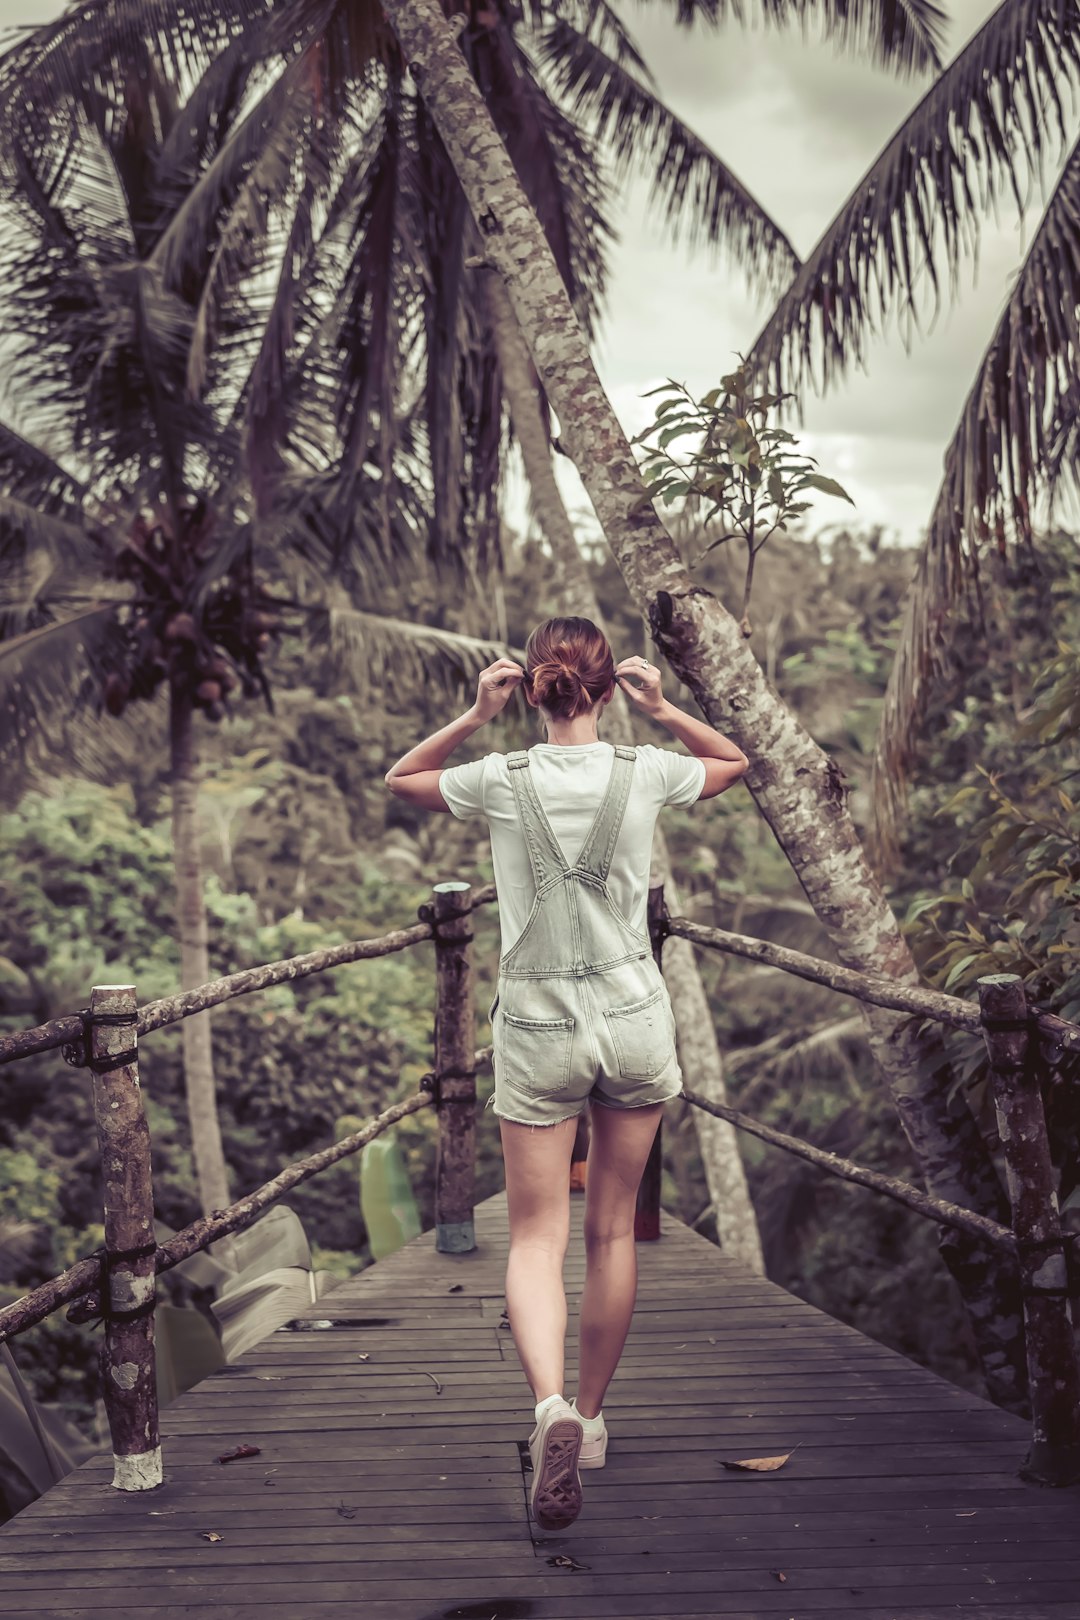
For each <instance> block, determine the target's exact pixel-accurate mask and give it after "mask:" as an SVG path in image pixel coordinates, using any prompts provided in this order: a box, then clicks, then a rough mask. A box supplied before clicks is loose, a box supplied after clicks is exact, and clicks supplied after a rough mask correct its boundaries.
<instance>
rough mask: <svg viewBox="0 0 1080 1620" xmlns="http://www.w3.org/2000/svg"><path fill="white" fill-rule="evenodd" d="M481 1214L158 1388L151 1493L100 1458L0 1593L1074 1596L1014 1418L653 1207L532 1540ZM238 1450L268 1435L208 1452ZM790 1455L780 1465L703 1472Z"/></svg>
mask: <svg viewBox="0 0 1080 1620" xmlns="http://www.w3.org/2000/svg"><path fill="white" fill-rule="evenodd" d="M574 1211H575V1237H574V1242H573V1246H572V1249H571V1253H570V1256H569V1258H568V1261H567V1281H568V1288H569V1289H570V1291H571V1293H572V1294H576V1292H577V1290H578V1289H579V1288H580V1284H581V1280H582V1273H583V1267H584V1256H583V1253H582V1247H581V1241H580V1222H581V1199H580V1198H575V1200H574ZM477 1217H478V1233H479V1241H480V1248H479V1250H478V1251H477V1252H476V1253H475V1254H472V1255H466V1256H441V1255H436V1253H435V1251H434V1246H433V1237H432V1235H431V1234H430V1233H429V1234H426V1235H425V1236H424V1237H422V1238H419V1239H417V1241H416V1242H414V1243H412V1244H410V1245H409V1246H408V1248H406V1249H404V1250H402V1251H401V1252H400V1253H399V1254H397V1255H395V1256H393V1257H392V1258H391V1259H389V1260H384V1261H382V1262H381V1263H380V1264H379V1265H377V1266H375V1267H373V1268H372V1269H370V1270H369V1271H366V1272H363V1273H361V1274H360V1275H359V1276H357V1277H355V1278H353V1279H351V1280H350V1281H349V1282H347V1283H344V1284H342V1285H341V1286H340V1287H339V1288H337V1289H335V1290H334V1291H333V1293H331V1294H330V1295H327V1296H325V1297H324V1298H323V1299H322V1300H320V1301H319V1303H318V1304H317V1305H316V1306H314V1307H313V1308H312V1309H311V1311H310V1312H309V1318H310V1319H311V1320H312V1321H317V1320H320V1319H324V1320H325V1319H327V1318H330V1319H332V1320H333V1322H334V1326H332V1327H329V1328H325V1329H320V1328H313V1329H312V1330H310V1331H304V1332H296V1331H280V1332H278V1333H276V1334H274V1335H272V1336H271V1338H269V1339H268V1340H266V1341H264V1343H263V1344H262V1345H261V1346H260V1347H259V1348H258V1349H257V1350H255V1351H253V1352H251V1353H250V1354H249V1355H248V1356H247V1357H246V1358H245V1359H244V1361H243V1363H242V1364H237V1365H234V1366H232V1367H230V1368H228V1369H227V1370H226V1371H224V1372H222V1373H220V1374H218V1375H216V1376H215V1377H213V1378H209V1379H207V1380H206V1381H205V1382H204V1383H203V1384H201V1385H200V1386H199V1387H198V1389H196V1390H193V1391H191V1392H190V1393H189V1394H188V1395H186V1396H183V1397H181V1399H179V1400H178V1401H176V1402H175V1403H174V1404H173V1405H172V1406H170V1407H169V1408H168V1409H167V1411H166V1412H165V1413H164V1414H163V1430H164V1437H165V1440H164V1443H165V1466H166V1476H167V1480H166V1484H165V1485H164V1486H163V1487H162V1488H161V1489H160V1490H158V1491H154V1492H149V1493H147V1494H145V1495H139V1496H123V1495H121V1494H119V1493H118V1492H116V1491H114V1490H113V1489H112V1488H111V1486H110V1484H109V1480H110V1477H111V1465H110V1462H109V1459H108V1458H107V1457H105V1456H102V1457H100V1458H95V1459H91V1461H90V1462H88V1463H87V1464H86V1465H85V1466H84V1467H82V1468H81V1469H79V1470H78V1471H77V1472H76V1473H74V1474H72V1475H70V1476H69V1477H68V1478H67V1479H66V1480H65V1481H63V1482H62V1483H61V1484H60V1485H59V1486H57V1487H56V1488H55V1489H54V1490H52V1491H50V1492H49V1494H48V1495H47V1496H46V1497H45V1498H43V1499H42V1500H41V1501H39V1502H37V1503H35V1504H34V1505H33V1506H32V1507H30V1508H28V1509H27V1510H26V1511H25V1512H24V1513H22V1514H20V1515H19V1516H18V1518H16V1519H15V1520H13V1521H12V1522H11V1523H10V1524H9V1525H7V1526H6V1527H5V1528H4V1529H3V1531H2V1532H0V1569H2V1571H3V1574H2V1578H0V1589H2V1590H0V1614H4V1615H18V1616H20V1617H23V1616H25V1617H30V1616H34V1617H35V1620H53V1617H55V1620H59V1617H60V1616H63V1617H64V1620H103V1616H105V1615H106V1614H108V1615H110V1616H120V1617H123V1616H128V1615H130V1616H144V1617H146V1620H168V1617H172V1616H196V1615H198V1616H202V1615H212V1616H213V1617H214V1620H252V1617H253V1616H255V1615H257V1614H258V1615H266V1616H269V1617H271V1620H279V1617H280V1620H287V1617H289V1620H291V1617H293V1616H296V1617H297V1620H304V1617H307V1616H309V1615H314V1616H323V1615H325V1616H327V1617H335V1620H338V1617H340V1620H346V1617H349V1620H352V1617H353V1616H356V1617H357V1620H590V1617H592V1616H605V1617H616V1616H624V1617H626V1620H630V1617H631V1616H634V1617H637V1616H662V1615H663V1616H668V1615H670V1616H680V1617H681V1620H693V1617H696V1616H702V1617H704V1616H710V1617H711V1616H725V1615H726V1616H734V1617H737V1620H757V1617H759V1616H760V1617H761V1620H766V1617H768V1620H776V1617H780V1620H809V1617H816V1620H829V1617H832V1616H844V1617H845V1620H945V1617H946V1616H949V1617H953V1616H955V1615H957V1614H958V1613H959V1614H962V1615H964V1616H967V1617H969V1620H970V1617H984V1620H991V1617H992V1620H1021V1617H1022V1620H1050V1617H1056V1620H1066V1617H1071V1620H1076V1617H1077V1615H1080V1585H1078V1583H1080V1540H1078V1531H1080V1511H1078V1510H1080V1489H1076V1488H1074V1489H1072V1490H1067V1491H1050V1490H1041V1489H1039V1488H1037V1487H1034V1486H1030V1485H1024V1484H1022V1483H1021V1482H1020V1481H1019V1480H1018V1479H1017V1478H1016V1468H1017V1466H1018V1464H1019V1462H1020V1461H1021V1459H1022V1457H1023V1454H1024V1450H1025V1446H1026V1441H1027V1431H1026V1427H1025V1425H1024V1424H1023V1423H1021V1422H1020V1421H1018V1420H1016V1419H1014V1418H1011V1417H1009V1416H1007V1415H1006V1414H1004V1413H1002V1412H999V1411H998V1410H996V1408H994V1407H992V1406H989V1405H987V1404H986V1403H984V1402H981V1401H979V1400H978V1399H976V1398H975V1397H974V1396H971V1395H968V1394H966V1393H965V1392H963V1391H962V1390H959V1389H956V1388H954V1387H953V1386H952V1385H950V1384H947V1383H944V1382H943V1381H942V1380H940V1379H938V1378H936V1377H934V1376H933V1375H932V1374H930V1373H928V1372H924V1371H923V1370H921V1369H920V1368H918V1367H916V1366H915V1365H914V1364H913V1363H911V1362H909V1361H907V1360H905V1359H904V1358H903V1357H902V1356H899V1355H895V1354H893V1353H892V1352H891V1351H889V1350H886V1349H884V1348H882V1347H881V1346H880V1345H878V1344H875V1343H873V1342H872V1341H870V1340H868V1339H865V1338H863V1337H862V1336H861V1335H860V1334H858V1333H856V1332H855V1331H853V1330H852V1329H850V1328H847V1327H844V1326H842V1325H841V1324H839V1323H837V1322H835V1321H833V1320H832V1319H831V1318H829V1317H827V1316H825V1315H823V1314H822V1313H821V1312H820V1311H817V1310H815V1309H813V1308H812V1307H811V1306H809V1305H806V1304H803V1303H802V1302H800V1301H799V1300H796V1299H793V1298H792V1297H791V1296H790V1295H789V1294H786V1293H785V1292H784V1291H783V1290H782V1289H780V1288H777V1287H775V1286H773V1285H772V1284H770V1283H766V1282H762V1281H760V1280H758V1279H756V1278H751V1277H749V1276H747V1275H746V1274H745V1273H743V1272H741V1271H740V1270H739V1269H738V1268H737V1267H736V1266H734V1265H731V1264H730V1263H728V1262H727V1261H726V1260H725V1259H724V1258H723V1256H722V1255H721V1254H720V1253H719V1252H718V1251H717V1250H716V1249H715V1248H714V1247H713V1246H712V1245H711V1244H709V1243H707V1242H706V1241H705V1240H704V1239H702V1238H699V1237H696V1236H695V1235H694V1234H693V1233H691V1232H689V1231H688V1230H687V1229H686V1228H685V1227H683V1226H682V1225H680V1223H679V1222H677V1221H675V1220H673V1219H672V1218H670V1217H668V1216H665V1217H664V1226H663V1237H662V1239H661V1241H660V1242H659V1243H655V1244H648V1245H643V1246H642V1247H641V1249H640V1261H641V1286H640V1292H639V1303H638V1310H637V1315H636V1317H635V1322H634V1328H633V1331H632V1334H631V1338H630V1341H629V1344H628V1346H627V1351H626V1354H625V1356H624V1359H623V1363H622V1366H621V1368H620V1370H619V1373H618V1375H617V1377H616V1381H615V1383H614V1384H613V1385H612V1388H611V1391H610V1392H609V1396H608V1401H607V1404H606V1408H605V1410H606V1415H607V1418H608V1422H609V1427H610V1430H611V1437H612V1438H611V1444H610V1450H609V1453H608V1463H607V1467H606V1469H604V1470H603V1471H602V1472H600V1471H596V1472H591V1473H587V1474H585V1475H584V1476H583V1477H584V1483H585V1508H584V1510H583V1512H582V1515H581V1517H580V1519H579V1520H578V1521H577V1523H576V1524H575V1525H573V1526H572V1527H571V1528H570V1529H569V1530H568V1531H566V1532H564V1533H563V1534H562V1535H559V1536H545V1535H543V1534H542V1533H539V1532H538V1533H536V1534H535V1535H534V1534H532V1533H531V1532H530V1522H529V1517H528V1512H527V1506H526V1485H525V1473H524V1470H523V1464H522V1452H523V1451H524V1455H525V1463H526V1465H527V1462H528V1451H527V1449H526V1448H525V1447H524V1440H525V1437H526V1435H527V1433H528V1430H529V1428H530V1427H531V1420H532V1411H531V1400H530V1397H529V1393H528V1389H527V1387H526V1385H525V1383H524V1380H523V1378H522V1376H521V1372H520V1370H519V1367H518V1363H517V1358H516V1356H515V1353H514V1347H513V1342H512V1340H511V1337H510V1334H509V1332H508V1331H507V1329H506V1328H505V1327H503V1326H500V1317H501V1315H502V1310H503V1294H502V1277H503V1266H504V1261H505V1253H506V1206H505V1200H504V1199H503V1198H502V1197H499V1198H494V1199H491V1200H489V1201H488V1202H487V1203H486V1204H484V1205H482V1206H481V1208H480V1209H479V1210H478V1211H477ZM571 1326H572V1327H573V1322H572V1324H571ZM570 1366H571V1376H570V1380H569V1384H570V1388H571V1389H572V1388H573V1376H572V1372H573V1360H571V1364H570ZM244 1442H247V1443H249V1444H252V1445H257V1446H259V1447H260V1448H261V1451H260V1454H259V1455H258V1456H257V1457H253V1458H250V1459H246V1460H243V1461H236V1462H230V1463H228V1464H224V1465H223V1464H221V1463H219V1462H218V1461H217V1460H216V1459H217V1457H218V1455H219V1454H220V1453H222V1452H225V1451H227V1450H229V1449H231V1448H233V1447H235V1446H237V1445H239V1444H242V1443H244ZM793 1447H797V1448H798V1449H797V1450H796V1451H795V1454H794V1456H793V1457H792V1458H791V1459H790V1461H789V1462H788V1463H787V1464H786V1465H785V1467H784V1468H783V1469H782V1470H780V1471H779V1472H775V1473H760V1474H753V1473H743V1472H733V1471H729V1470H726V1469H725V1468H724V1467H722V1466H721V1459H727V1460H729V1461H730V1460H737V1459H742V1458H751V1457H763V1456H771V1455H774V1454H778V1453H782V1452H787V1451H790V1450H791V1449H792V1448H793ZM208 1535H213V1536H214V1537H215V1538H216V1537H220V1538H221V1539H214V1540H209V1539H207V1536H208Z"/></svg>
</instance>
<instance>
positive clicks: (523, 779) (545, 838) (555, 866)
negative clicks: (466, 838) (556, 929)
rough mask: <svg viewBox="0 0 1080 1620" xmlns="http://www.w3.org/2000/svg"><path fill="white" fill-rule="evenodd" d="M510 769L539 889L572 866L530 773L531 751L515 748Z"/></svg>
mask: <svg viewBox="0 0 1080 1620" xmlns="http://www.w3.org/2000/svg"><path fill="white" fill-rule="evenodd" d="M506 766H507V771H508V772H509V776H510V786H511V788H512V789H513V791H514V802H515V804H516V806H517V813H518V820H519V821H520V823H521V830H522V832H523V833H524V835H525V847H526V849H527V850H528V851H529V865H530V866H531V867H532V874H533V881H534V882H535V884H536V887H537V890H539V889H540V888H542V887H543V885H544V884H545V883H546V882H548V881H549V880H550V879H551V878H553V877H558V876H559V875H560V874H561V873H563V872H567V871H569V867H568V865H567V861H566V857H565V855H564V854H563V852H562V849H561V848H560V846H559V841H558V839H557V838H556V837H555V834H554V832H553V831H552V828H551V824H550V822H549V821H548V818H547V816H545V814H544V809H543V806H542V805H541V803H540V800H539V799H538V798H537V796H536V789H535V787H534V786H533V781H532V775H531V773H530V771H529V754H528V750H527V749H525V748H515V749H514V751H513V752H512V753H509V754H507V756H506Z"/></svg>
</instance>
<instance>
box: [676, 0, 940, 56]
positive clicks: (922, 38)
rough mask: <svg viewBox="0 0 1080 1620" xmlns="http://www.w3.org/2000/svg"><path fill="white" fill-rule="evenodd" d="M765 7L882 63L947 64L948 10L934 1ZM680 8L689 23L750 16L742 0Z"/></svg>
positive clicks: (766, 3)
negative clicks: (944, 58) (944, 56)
mask: <svg viewBox="0 0 1080 1620" xmlns="http://www.w3.org/2000/svg"><path fill="white" fill-rule="evenodd" d="M762 12H763V14H764V18H765V21H766V23H769V24H771V25H772V26H774V27H778V28H782V27H786V26H788V25H790V24H791V23H792V22H795V21H799V22H802V23H803V25H804V26H806V25H808V24H814V25H817V26H820V27H821V28H822V29H823V30H824V34H825V37H826V39H831V40H834V41H835V42H836V44H837V45H838V46H839V48H840V49H841V50H846V51H850V52H851V53H852V54H853V55H855V56H860V57H865V58H867V59H868V60H870V61H871V62H873V63H874V65H875V66H876V67H883V68H893V69H895V70H896V71H897V72H898V73H923V72H927V71H928V70H932V69H934V68H936V67H939V66H940V64H941V48H942V44H943V41H944V35H945V24H946V20H947V14H946V12H945V11H944V10H943V9H942V7H941V6H938V5H936V4H935V3H934V0H824V4H822V3H821V0H762ZM676 13H677V16H678V20H679V22H680V23H683V24H691V23H694V22H696V21H698V19H700V18H702V17H704V18H706V19H707V20H708V21H709V22H711V23H716V22H719V21H721V20H723V19H724V18H726V17H727V16H729V15H730V16H733V17H734V18H735V20H736V22H742V21H743V20H744V17H743V8H742V3H741V0H676Z"/></svg>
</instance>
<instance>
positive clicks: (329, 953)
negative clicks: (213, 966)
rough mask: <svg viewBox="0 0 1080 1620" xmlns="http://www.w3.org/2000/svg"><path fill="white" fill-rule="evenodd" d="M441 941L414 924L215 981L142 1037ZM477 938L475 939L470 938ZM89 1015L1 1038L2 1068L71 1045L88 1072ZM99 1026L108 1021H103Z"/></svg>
mask: <svg viewBox="0 0 1080 1620" xmlns="http://www.w3.org/2000/svg"><path fill="white" fill-rule="evenodd" d="M495 898H496V895H495V885H494V883H489V884H486V885H485V887H484V888H482V889H477V890H476V891H475V893H474V894H473V895H472V896H471V897H470V904H469V908H468V909H469V910H470V911H472V910H474V909H475V908H476V907H477V906H483V905H488V904H490V903H491V902H492V901H493V900H494V899H495ZM418 909H419V911H420V912H424V911H425V910H427V909H429V908H427V907H426V906H421V907H419V908H418ZM434 937H435V929H434V927H433V926H432V924H431V923H430V922H426V921H421V922H418V923H414V924H413V925H412V927H411V928H397V929H394V930H393V931H392V932H391V933H389V934H379V935H377V936H376V937H375V938H374V939H354V940H349V941H347V942H346V943H345V944H344V945H330V946H327V947H326V948H325V949H323V950H318V951H308V952H306V953H305V954H304V955H303V956H291V957H288V958H286V959H285V960H283V961H280V962H267V963H265V964H264V965H263V966H262V967H257V968H244V969H243V970H242V971H241V972H239V973H230V974H227V975H226V977H225V978H223V979H211V980H210V982H209V983H208V984H200V985H197V986H196V987H195V988H194V989H193V990H185V991H183V992H182V993H181V994H180V995H176V996H163V997H162V998H161V999H160V1000H158V1001H148V1002H147V1003H146V1006H145V1007H140V1008H139V1015H138V1019H137V1020H136V1024H135V1030H136V1035H137V1036H139V1037H141V1036H143V1035H148V1034H150V1032H151V1031H152V1030H155V1029H163V1028H164V1027H165V1026H166V1025H168V1024H175V1023H178V1022H179V1021H180V1019H182V1018H190V1017H191V1016H192V1014H194V1013H198V1012H204V1011H205V1010H206V1009H207V1008H208V1007H216V1006H219V1005H220V1004H221V1003H222V1002H223V1001H231V1000H232V999H233V998H234V997H235V996H246V995H250V994H251V993H252V992H253V991H255V990H266V989H269V987H270V986H271V985H274V984H288V983H291V982H292V981H293V980H295V979H306V978H308V977H309V976H310V975H311V974H313V973H325V972H326V971H327V969H329V968H335V967H345V966H347V965H348V964H349V963H350V962H362V961H365V960H367V959H370V958H371V957H375V956H390V955H392V954H393V953H394V952H395V951H404V950H408V949H409V947H410V946H412V945H422V944H423V943H424V941H425V940H428V939H432V938H434ZM469 937H470V938H471V937H472V936H471V935H470V936H469ZM88 1016H89V1009H88V1008H82V1009H80V1011H78V1012H74V1013H68V1014H66V1015H65V1016H64V1017H63V1018H54V1019H52V1021H51V1022H50V1023H48V1024H38V1025H37V1026H36V1027H35V1028H33V1029H22V1030H19V1031H18V1032H17V1033H16V1034H14V1035H5V1036H3V1037H0V1064H4V1063H14V1062H15V1061H16V1060H17V1059H19V1058H23V1057H29V1055H30V1054H31V1053H32V1052H48V1051H51V1050H53V1048H55V1047H57V1046H64V1045H68V1046H71V1047H72V1048H73V1049H74V1055H73V1056H72V1058H70V1059H69V1060H68V1061H70V1062H72V1063H74V1064H75V1066H76V1067H84V1066H86V1065H83V1064H82V1063H80V1062H78V1060H77V1054H78V1051H79V1050H80V1049H81V1050H82V1051H83V1053H84V1054H85V1028H86V1019H87V1017H88ZM98 1022H99V1023H100V1022H103V1020H101V1019H98Z"/></svg>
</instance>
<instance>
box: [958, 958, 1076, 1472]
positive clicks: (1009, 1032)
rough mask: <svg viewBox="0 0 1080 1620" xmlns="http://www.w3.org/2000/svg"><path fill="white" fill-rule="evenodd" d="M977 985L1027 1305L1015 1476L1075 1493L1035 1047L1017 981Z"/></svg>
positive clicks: (1072, 1395) (1067, 1318)
mask: <svg viewBox="0 0 1080 1620" xmlns="http://www.w3.org/2000/svg"><path fill="white" fill-rule="evenodd" d="M978 984H979V1011H980V1014H981V1017H982V1026H983V1036H984V1039H985V1041H986V1049H987V1052H988V1053H989V1055H990V1074H991V1079H992V1082H993V1087H994V1106H995V1108H996V1110H997V1122H998V1134H999V1136H1000V1138H1001V1146H1002V1150H1003V1152H1004V1155H1005V1172H1006V1179H1007V1182H1008V1188H1009V1199H1010V1202H1011V1204H1012V1225H1013V1231H1014V1233H1015V1235H1016V1248H1017V1256H1018V1259H1019V1264H1020V1286H1021V1290H1022V1292H1023V1300H1024V1340H1025V1349H1026V1353H1027V1365H1028V1382H1029V1386H1030V1393H1031V1411H1032V1419H1033V1432H1032V1443H1031V1450H1030V1452H1029V1453H1028V1456H1027V1458H1026V1460H1025V1462H1024V1466H1023V1468H1022V1469H1021V1471H1020V1472H1021V1475H1022V1477H1023V1478H1025V1479H1030V1480H1034V1481H1037V1482H1038V1483H1039V1484H1044V1485H1071V1484H1074V1483H1075V1482H1076V1481H1077V1480H1080V1366H1078V1363H1077V1353H1076V1342H1075V1339H1074V1337H1073V1321H1072V1310H1071V1307H1070V1303H1069V1291H1068V1277H1067V1273H1066V1266H1065V1251H1064V1247H1063V1245H1062V1241H1061V1223H1060V1221H1059V1219H1058V1202H1057V1194H1056V1192H1055V1189H1054V1169H1053V1164H1052V1162H1051V1158H1050V1146H1049V1142H1048V1140H1047V1135H1046V1117H1045V1115H1044V1112H1043V1104H1042V1094H1041V1091H1040V1086H1039V1065H1040V1056H1039V1047H1038V1040H1037V1038H1036V1040H1034V1041H1033V1040H1032V1039H1031V1020H1030V1017H1029V1013H1028V1005H1027V995H1026V992H1025V988H1024V981H1023V980H1022V979H1021V978H1019V977H1018V976H1017V975H1016V974H1014V973H996V974H990V975H988V976H986V977H984V978H981V979H980V980H979V981H978Z"/></svg>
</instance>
